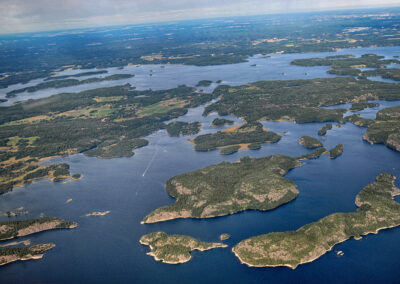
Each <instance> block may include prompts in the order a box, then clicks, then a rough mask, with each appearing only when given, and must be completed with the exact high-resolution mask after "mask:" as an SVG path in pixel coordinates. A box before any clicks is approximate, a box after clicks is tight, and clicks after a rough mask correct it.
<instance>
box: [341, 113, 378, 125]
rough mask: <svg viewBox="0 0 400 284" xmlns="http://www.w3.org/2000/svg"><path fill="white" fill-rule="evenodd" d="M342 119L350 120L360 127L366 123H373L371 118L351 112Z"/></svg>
mask: <svg viewBox="0 0 400 284" xmlns="http://www.w3.org/2000/svg"><path fill="white" fill-rule="evenodd" d="M344 119H345V121H350V122H351V123H353V124H354V125H357V126H361V127H364V126H368V125H371V124H372V123H374V120H373V119H369V118H363V117H361V115H360V114H353V115H350V116H346V117H345V118H344Z"/></svg>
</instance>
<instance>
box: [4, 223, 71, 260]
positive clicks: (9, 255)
mask: <svg viewBox="0 0 400 284" xmlns="http://www.w3.org/2000/svg"><path fill="white" fill-rule="evenodd" d="M76 226H77V224H76V223H74V222H68V221H64V220H62V219H59V218H52V217H44V218H39V219H30V220H23V221H7V222H0V241H4V240H9V239H13V238H18V237H24V236H28V235H32V234H36V233H40V232H43V231H49V230H57V229H73V228H75V227H76ZM17 244H18V243H11V244H10V245H14V246H15V245H17ZM24 244H25V245H28V244H30V241H26V242H24ZM54 246H55V245H54V244H51V243H49V244H37V245H33V246H29V247H10V248H0V266H1V265H5V264H8V263H11V262H15V261H19V260H28V259H38V258H41V257H42V256H43V253H44V252H45V251H47V250H49V249H52V248H53V247H54Z"/></svg>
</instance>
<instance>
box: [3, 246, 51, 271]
mask: <svg viewBox="0 0 400 284" xmlns="http://www.w3.org/2000/svg"><path fill="white" fill-rule="evenodd" d="M54 247H55V245H54V244H51V243H49V244H37V245H33V246H29V247H12V248H1V249H0V266H2V265H6V264H8V263H11V262H15V261H18V260H28V259H38V258H42V256H43V253H44V252H45V251H48V250H50V249H52V248H54Z"/></svg>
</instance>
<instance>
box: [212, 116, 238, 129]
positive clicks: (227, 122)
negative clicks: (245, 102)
mask: <svg viewBox="0 0 400 284" xmlns="http://www.w3.org/2000/svg"><path fill="white" fill-rule="evenodd" d="M233 123H234V121H233V120H229V119H225V118H218V117H217V118H216V119H214V120H213V121H212V122H211V126H215V127H220V126H224V125H230V124H233Z"/></svg>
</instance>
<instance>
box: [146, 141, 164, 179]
mask: <svg viewBox="0 0 400 284" xmlns="http://www.w3.org/2000/svg"><path fill="white" fill-rule="evenodd" d="M156 147H157V148H156V150H155V151H154V154H153V157H151V160H150V162H149V164H148V165H147V167H146V169H145V170H144V172H143V174H142V177H144V176H145V175H146V173H147V171H148V170H149V169H150V167H151V165H152V164H153V162H154V159H155V158H156V155H157V153H158V150H159V149H160V147H158V141H157V143H156Z"/></svg>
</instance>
